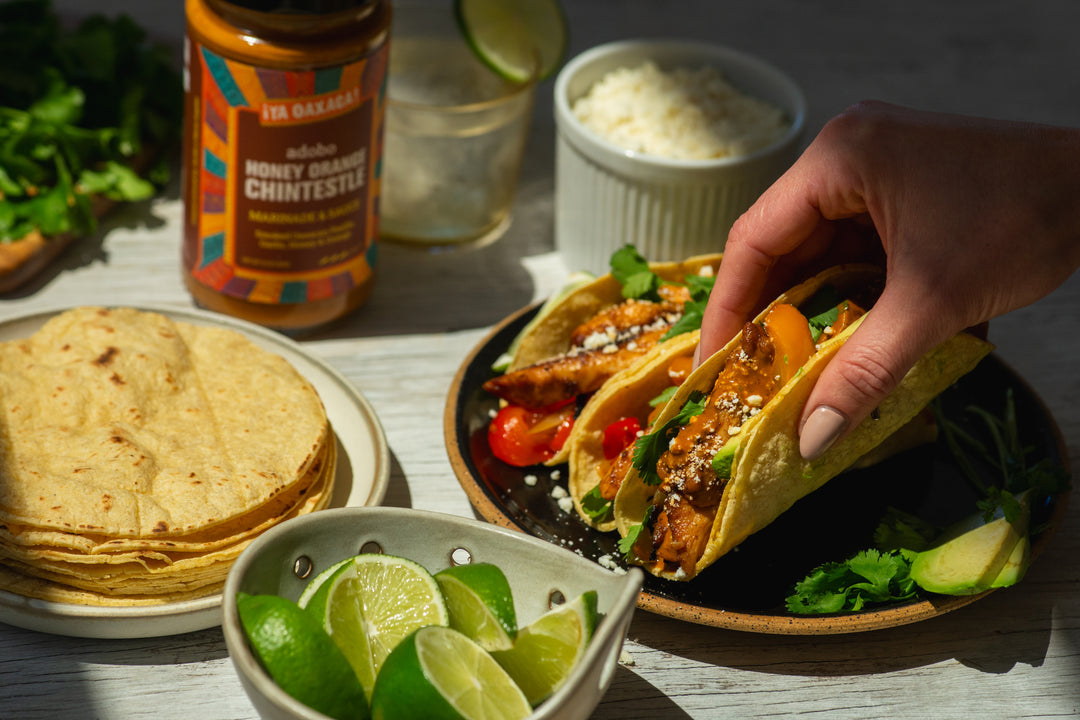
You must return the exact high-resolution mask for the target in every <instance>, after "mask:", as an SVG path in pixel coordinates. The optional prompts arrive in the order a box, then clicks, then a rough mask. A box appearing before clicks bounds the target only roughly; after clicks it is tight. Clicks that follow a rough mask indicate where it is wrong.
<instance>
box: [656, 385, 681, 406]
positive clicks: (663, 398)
mask: <svg viewBox="0 0 1080 720" xmlns="http://www.w3.org/2000/svg"><path fill="white" fill-rule="evenodd" d="M678 391H679V386H678V385H671V386H670V387H666V388H664V390H663V391H662V392H661V393H660V394H659V395H657V396H656V397H654V398H653V399H652V400H650V401H649V406H650V407H657V406H658V405H665V404H667V401H668V400H670V399H671V398H673V397H674V396H675V393H677V392H678Z"/></svg>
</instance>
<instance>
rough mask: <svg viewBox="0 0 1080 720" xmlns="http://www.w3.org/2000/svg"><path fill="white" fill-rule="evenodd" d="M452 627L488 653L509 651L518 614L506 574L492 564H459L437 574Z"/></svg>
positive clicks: (515, 630) (512, 644)
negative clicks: (488, 651)
mask: <svg viewBox="0 0 1080 720" xmlns="http://www.w3.org/2000/svg"><path fill="white" fill-rule="evenodd" d="M435 580H436V582H438V583H439V589H440V590H442V594H443V599H444V600H445V601H446V609H447V611H448V612H449V614H450V627H452V628H453V629H455V630H457V631H458V632H461V633H463V634H464V635H466V636H467V637H468V638H469V639H470V640H472V641H473V642H475V643H476V644H478V645H479V646H480V647H482V648H484V649H485V650H509V649H510V648H512V647H513V646H514V636H515V635H516V634H517V614H516V613H515V611H514V598H513V594H512V593H511V590H510V583H509V582H508V581H507V579H506V575H504V574H503V571H502V570H500V569H499V568H498V567H496V566H495V565H492V564H491V563H471V564H469V565H456V566H454V567H448V568H446V569H445V570H440V571H439V572H437V573H435Z"/></svg>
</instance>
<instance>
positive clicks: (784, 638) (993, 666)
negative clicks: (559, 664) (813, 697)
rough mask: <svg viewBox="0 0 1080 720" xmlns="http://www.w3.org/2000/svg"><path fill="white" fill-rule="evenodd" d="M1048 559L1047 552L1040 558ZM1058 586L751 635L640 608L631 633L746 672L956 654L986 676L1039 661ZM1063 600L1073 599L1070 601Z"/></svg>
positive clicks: (854, 671)
mask: <svg viewBox="0 0 1080 720" xmlns="http://www.w3.org/2000/svg"><path fill="white" fill-rule="evenodd" d="M1047 559H1049V558H1047ZM1060 593H1061V584H1060V583H1058V582H1054V581H1052V580H1051V581H1046V580H1040V579H1038V578H1029V579H1028V580H1025V582H1024V583H1023V587H1022V588H1021V587H1017V588H1016V589H1014V590H1012V591H1004V592H998V593H995V594H992V595H990V596H988V597H986V598H985V599H983V600H980V601H979V602H977V603H975V604H973V605H969V606H967V607H965V608H961V609H959V610H956V611H954V612H952V613H949V614H947V615H943V616H940V617H937V618H933V619H931V620H926V621H923V622H920V623H916V624H912V625H905V626H900V627H894V628H888V629H884V630H875V631H871V632H864V633H853V634H844V635H818V636H789V635H758V634H752V633H743V632H739V631H732V630H721V629H715V630H710V629H708V628H702V627H700V626H695V625H691V624H687V623H681V622H679V621H676V620H671V619H669V618H662V617H659V616H655V615H648V614H646V613H639V614H637V615H635V618H634V621H633V625H632V626H631V632H630V637H631V638H633V639H634V640H636V641H638V642H640V643H642V644H644V645H647V646H649V647H652V648H656V649H657V650H660V651H662V652H669V653H672V654H675V655H679V656H681V657H685V658H687V659H690V660H693V661H696V662H701V663H707V664H710V665H716V666H719V667H729V668H734V669H738V670H745V671H750V672H760V673H770V674H777V675H799V676H819V677H838V676H858V675H871V674H876V673H889V672H896V671H900V670H907V669H911V668H917V667H923V666H927V665H932V664H935V663H939V662H943V661H949V660H955V661H956V662H959V663H961V664H962V665H965V666H967V667H970V668H973V669H976V670H980V671H982V672H986V673H991V674H1003V673H1007V672H1009V671H1010V670H1011V669H1012V668H1013V667H1014V666H1016V665H1018V664H1023V665H1029V666H1031V667H1038V666H1040V665H1042V664H1043V662H1044V661H1045V659H1046V654H1047V649H1048V647H1049V644H1050V634H1051V627H1052V614H1053V609H1054V604H1055V602H1061V601H1062V598H1061V597H1060ZM1065 601H1066V602H1074V603H1080V600H1077V599H1066V600H1065Z"/></svg>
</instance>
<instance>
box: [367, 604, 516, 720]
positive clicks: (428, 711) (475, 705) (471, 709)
mask: <svg viewBox="0 0 1080 720" xmlns="http://www.w3.org/2000/svg"><path fill="white" fill-rule="evenodd" d="M371 711H372V716H373V717H376V718H380V720H411V719H412V718H425V720H442V719H444V718H445V719H446V720H461V719H462V718H464V719H465V720H519V719H520V718H524V717H528V715H529V714H530V713H531V712H532V708H531V707H530V705H529V702H528V701H527V700H526V699H525V695H524V694H522V692H521V689H520V688H519V687H518V686H517V685H516V684H515V683H514V681H513V680H512V679H511V678H510V676H509V675H507V674H506V671H505V670H503V669H502V668H501V667H499V664H498V663H497V662H495V661H494V660H493V659H492V658H491V655H489V654H488V653H487V651H485V650H484V649H483V648H481V647H480V646H479V645H477V644H476V643H474V642H473V641H472V640H470V639H469V638H467V637H465V636H464V635H462V634H461V633H459V632H458V631H457V630H453V629H451V628H446V627H440V626H435V625H433V626H429V627H425V628H421V629H419V630H417V631H416V632H414V633H413V634H412V635H410V636H409V637H407V638H405V640H403V641H402V642H401V643H400V644H399V645H398V646H397V647H396V648H394V651H393V652H392V653H390V656H389V657H387V658H386V663H385V664H384V665H383V669H382V672H380V673H379V679H378V681H377V682H376V683H375V692H374V693H373V694H372V696H371Z"/></svg>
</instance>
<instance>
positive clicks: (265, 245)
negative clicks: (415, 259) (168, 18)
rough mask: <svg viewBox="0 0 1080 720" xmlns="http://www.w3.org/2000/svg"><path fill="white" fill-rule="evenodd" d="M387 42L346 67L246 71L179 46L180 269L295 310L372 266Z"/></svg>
mask: <svg viewBox="0 0 1080 720" xmlns="http://www.w3.org/2000/svg"><path fill="white" fill-rule="evenodd" d="M387 50H388V48H387V44H386V43H383V44H382V45H381V46H380V48H378V49H377V50H376V51H375V52H373V53H372V54H371V55H369V56H368V57H366V58H364V59H362V60H360V61H357V62H353V63H350V64H348V65H344V66H340V67H332V68H322V69H318V70H309V71H285V70H275V69H268V68H260V67H254V66H251V65H246V64H244V63H239V62H235V61H233V60H229V59H226V58H223V57H221V56H220V55H217V54H215V53H214V52H212V51H210V50H208V49H207V48H206V47H204V46H202V45H200V44H199V43H197V42H194V41H192V40H190V39H188V40H187V41H186V45H185V56H186V68H185V69H186V73H185V79H186V82H187V83H188V87H187V96H188V100H187V102H188V103H189V106H188V113H187V117H188V120H187V127H186V128H185V135H186V137H185V140H186V142H185V153H186V154H187V157H186V158H185V159H184V162H185V166H186V170H187V172H186V174H185V181H184V189H183V192H184V198H185V208H186V217H185V237H184V253H183V255H184V257H183V262H184V266H185V268H187V269H188V270H189V271H190V273H191V275H192V277H193V278H195V280H197V281H198V282H200V283H202V284H204V285H206V286H208V287H209V288H211V289H213V290H215V291H217V292H219V293H222V294H224V295H229V296H232V297H235V298H239V299H243V300H247V301H250V302H260V303H282V304H283V303H300V302H308V301H314V300H322V299H325V298H328V297H330V296H333V295H337V294H339V293H344V292H347V291H349V290H350V289H352V288H353V287H355V286H357V285H360V284H361V283H363V282H365V281H367V280H368V278H369V277H370V275H371V274H372V271H373V270H372V268H373V265H374V260H375V238H376V236H377V234H378V199H379V175H380V172H379V171H380V165H381V163H380V156H381V152H382V141H381V139H382V119H383V110H384V105H383V103H384V99H385V87H384V83H385V78H386V61H387Z"/></svg>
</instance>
